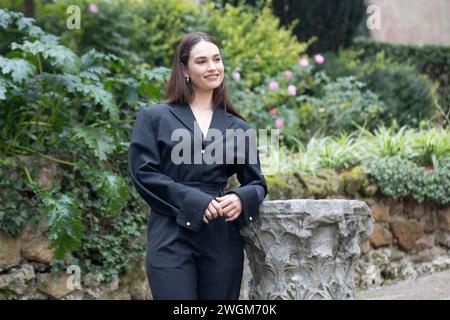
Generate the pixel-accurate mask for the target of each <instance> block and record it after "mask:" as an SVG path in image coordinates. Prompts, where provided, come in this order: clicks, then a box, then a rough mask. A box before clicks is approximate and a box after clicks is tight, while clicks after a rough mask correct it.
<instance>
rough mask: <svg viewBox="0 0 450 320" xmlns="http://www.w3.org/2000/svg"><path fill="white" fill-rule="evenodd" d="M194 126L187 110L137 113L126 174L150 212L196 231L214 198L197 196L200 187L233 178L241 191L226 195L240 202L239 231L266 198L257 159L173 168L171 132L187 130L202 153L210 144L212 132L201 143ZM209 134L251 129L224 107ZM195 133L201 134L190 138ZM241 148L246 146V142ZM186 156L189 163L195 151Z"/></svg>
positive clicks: (149, 109)
mask: <svg viewBox="0 0 450 320" xmlns="http://www.w3.org/2000/svg"><path fill="white" fill-rule="evenodd" d="M195 120H196V119H195V116H194V114H193V113H192V110H191V109H190V107H189V105H187V104H176V105H172V104H162V103H159V104H156V105H154V106H153V107H145V108H142V109H141V110H139V112H138V114H137V118H136V122H135V125H134V128H133V132H132V137H131V143H130V146H129V150H128V167H129V173H130V176H131V179H132V180H133V183H134V185H135V187H136V189H137V191H138V192H139V194H140V195H141V196H142V198H143V199H144V200H145V201H146V202H147V204H148V205H149V206H150V207H151V209H152V212H155V213H159V214H162V215H167V216H171V217H174V218H175V219H176V222H177V223H178V224H179V225H181V226H183V227H186V228H188V229H190V230H193V231H199V230H200V229H201V228H202V227H203V226H204V225H205V223H204V222H203V221H202V218H203V215H204V213H205V210H206V208H207V207H208V205H209V203H210V202H211V200H212V199H213V198H214V197H213V196H212V195H210V194H208V193H207V192H204V191H202V187H201V186H202V185H210V186H211V185H213V186H216V187H217V188H222V189H223V188H224V187H225V186H226V184H227V180H228V178H229V177H230V176H232V175H233V174H235V173H236V174H237V178H238V181H239V183H240V184H241V186H240V187H239V188H237V189H234V190H232V191H229V192H227V193H230V192H233V193H236V194H237V195H238V196H239V198H240V199H241V201H242V205H243V211H242V213H241V215H240V217H239V219H238V220H239V221H238V222H239V224H240V225H241V226H242V225H245V224H248V223H249V222H250V221H254V220H255V219H256V218H257V217H258V215H259V204H260V203H261V202H262V201H263V200H264V198H265V196H266V194H267V185H266V181H265V178H264V176H263V174H262V172H261V168H260V161H259V153H258V157H257V164H249V161H248V153H246V154H245V157H246V159H245V163H244V164H239V163H236V162H237V161H235V162H234V164H217V163H213V164H207V163H204V161H203V159H202V160H201V161H202V163H201V164H193V163H192V164H186V163H181V164H175V163H174V162H172V161H171V151H172V148H173V147H174V145H175V144H177V143H178V141H171V134H172V132H173V131H174V130H175V129H179V128H184V129H186V128H187V129H189V130H190V133H191V134H192V135H191V138H192V140H193V139H199V141H200V142H201V144H202V148H206V147H207V146H208V145H209V144H210V143H212V141H214V140H213V139H211V138H212V137H211V130H209V131H208V133H207V136H206V138H205V139H203V135H202V133H201V130H200V129H199V127H197V128H198V130H197V129H196V130H195V131H194V126H198V124H197V123H196V122H195ZM211 128H216V129H219V130H220V131H221V132H223V133H225V131H226V129H239V128H240V129H243V130H247V129H249V128H251V126H250V125H249V124H248V123H246V122H245V121H243V120H242V119H240V118H238V117H236V116H234V115H232V114H230V113H228V112H225V110H224V109H223V107H216V109H215V110H214V113H213V117H212V120H211V124H210V129H211ZM194 132H196V133H197V132H200V134H197V135H194ZM223 136H225V134H224V135H223ZM209 140H212V141H209ZM246 143H249V142H248V139H247V140H246ZM247 147H248V145H247ZM224 149H225V148H224ZM191 150H192V157H193V156H194V152H195V149H194V148H192V149H191ZM197 152H198V149H197ZM225 153H226V152H225V150H224V155H225ZM253 162H254V161H253Z"/></svg>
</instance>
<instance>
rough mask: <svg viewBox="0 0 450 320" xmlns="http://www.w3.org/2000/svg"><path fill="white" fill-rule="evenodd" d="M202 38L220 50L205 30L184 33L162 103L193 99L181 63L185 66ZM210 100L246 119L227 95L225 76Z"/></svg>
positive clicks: (185, 101)
mask: <svg viewBox="0 0 450 320" xmlns="http://www.w3.org/2000/svg"><path fill="white" fill-rule="evenodd" d="M202 40H205V41H208V42H211V43H214V44H215V45H216V46H217V47H218V48H219V51H220V44H219V42H218V41H217V40H215V39H214V38H213V37H212V36H210V35H209V34H207V33H205V32H190V33H188V34H186V35H185V36H184V37H183V39H181V41H180V43H179V44H178V47H177V49H176V51H175V56H174V58H173V63H172V72H171V75H170V79H169V83H168V85H167V90H166V95H165V97H164V100H163V101H162V102H163V103H174V104H178V103H180V104H189V103H191V102H192V101H193V100H194V97H195V92H194V88H193V87H192V84H191V82H187V81H186V79H185V78H184V75H183V69H182V66H181V65H182V64H183V65H184V66H186V67H187V65H188V61H189V55H190V53H191V50H192V48H193V47H194V46H195V45H196V44H197V43H198V42H200V41H202ZM212 100H213V101H212V102H213V105H214V106H219V105H222V106H223V108H224V109H225V111H227V112H229V113H231V114H233V115H235V116H236V117H239V118H241V119H242V120H244V121H246V120H245V119H244V117H243V116H242V115H241V114H240V113H239V112H238V111H237V110H236V108H235V107H234V106H233V103H232V102H231V100H230V98H229V96H228V92H227V86H226V83H225V77H224V79H223V82H222V83H221V84H220V86H218V87H217V88H215V89H214V91H213V97H212Z"/></svg>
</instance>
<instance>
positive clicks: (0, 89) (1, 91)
mask: <svg viewBox="0 0 450 320" xmlns="http://www.w3.org/2000/svg"><path fill="white" fill-rule="evenodd" d="M6 85H7V82H6V80H3V79H0V100H5V99H6Z"/></svg>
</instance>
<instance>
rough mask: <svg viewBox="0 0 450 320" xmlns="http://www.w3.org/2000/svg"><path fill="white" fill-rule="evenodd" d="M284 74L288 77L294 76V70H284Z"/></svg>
mask: <svg viewBox="0 0 450 320" xmlns="http://www.w3.org/2000/svg"><path fill="white" fill-rule="evenodd" d="M284 76H285V77H286V79H289V78H290V77H292V71H290V70H286V71H285V72H284Z"/></svg>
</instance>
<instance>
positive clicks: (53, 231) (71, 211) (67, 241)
mask: <svg viewBox="0 0 450 320" xmlns="http://www.w3.org/2000/svg"><path fill="white" fill-rule="evenodd" d="M42 200H43V203H44V211H45V214H46V217H47V223H48V225H49V227H50V229H49V239H50V241H51V244H50V247H51V248H53V249H55V258H57V259H61V258H63V257H64V256H65V255H66V254H67V253H69V252H73V251H75V250H76V249H77V248H78V246H79V244H80V241H81V235H82V233H83V225H82V223H81V214H80V210H79V208H78V207H77V206H76V205H75V201H74V200H73V199H72V198H70V197H69V196H67V195H61V196H60V197H55V196H52V195H50V194H44V195H43V199H42Z"/></svg>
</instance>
